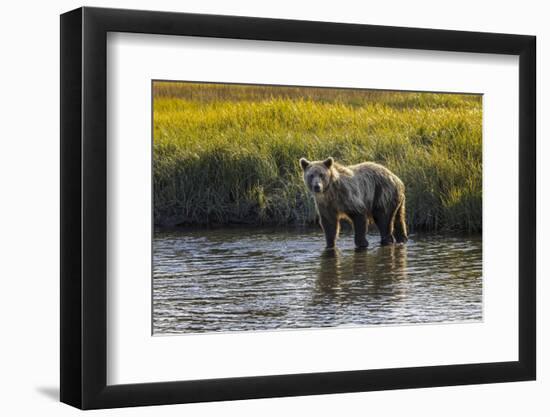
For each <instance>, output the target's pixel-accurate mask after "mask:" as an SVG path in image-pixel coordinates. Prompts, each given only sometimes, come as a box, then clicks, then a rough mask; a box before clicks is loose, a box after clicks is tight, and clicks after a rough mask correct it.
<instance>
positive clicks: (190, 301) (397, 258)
mask: <svg viewBox="0 0 550 417" xmlns="http://www.w3.org/2000/svg"><path fill="white" fill-rule="evenodd" d="M368 240H369V243H370V247H369V249H368V250H363V251H356V250H355V249H354V247H353V237H352V235H351V234H350V233H349V232H348V233H345V234H343V235H342V236H341V238H340V240H339V242H338V246H339V249H338V250H336V251H329V252H327V251H324V250H323V243H324V239H323V235H322V232H320V231H317V230H313V231H311V230H280V229H261V230H259V229H233V228H232V229H220V230H193V231H177V232H169V233H160V232H156V233H155V237H154V243H153V254H154V256H153V333H154V334H180V333H201V332H217V331H224V332H225V331H246V330H272V329H292V328H319V327H335V326H364V325H383V324H385V325H395V324H412V323H440V322H465V321H480V320H481V319H482V278H481V273H482V262H481V260H482V258H481V237H471V236H468V237H459V236H453V237H449V236H434V235H413V236H412V237H411V239H410V240H409V242H408V243H407V244H406V245H398V246H386V247H381V246H380V245H379V237H378V236H377V235H372V236H371V235H369V237H368Z"/></svg>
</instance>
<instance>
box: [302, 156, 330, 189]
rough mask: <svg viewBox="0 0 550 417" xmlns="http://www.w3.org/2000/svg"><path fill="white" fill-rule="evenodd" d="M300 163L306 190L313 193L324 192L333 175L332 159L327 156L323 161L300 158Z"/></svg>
mask: <svg viewBox="0 0 550 417" xmlns="http://www.w3.org/2000/svg"><path fill="white" fill-rule="evenodd" d="M300 165H301V167H302V170H303V171H304V183H305V184H306V187H307V188H308V190H309V191H311V192H312V193H314V194H320V193H324V192H325V191H326V190H327V189H328V187H329V186H330V182H331V181H332V179H333V176H334V172H333V170H332V166H333V165H334V159H333V158H332V157H329V158H327V159H325V160H324V161H308V160H307V159H306V158H300Z"/></svg>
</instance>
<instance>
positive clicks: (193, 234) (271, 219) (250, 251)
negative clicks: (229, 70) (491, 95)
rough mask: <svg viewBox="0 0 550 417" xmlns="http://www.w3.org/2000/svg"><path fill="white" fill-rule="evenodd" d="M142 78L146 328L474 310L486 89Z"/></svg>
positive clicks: (330, 323) (262, 327) (306, 322)
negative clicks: (147, 213)
mask: <svg viewBox="0 0 550 417" xmlns="http://www.w3.org/2000/svg"><path fill="white" fill-rule="evenodd" d="M151 88H152V115H151V117H152V176H153V179H152V181H153V189H152V194H153V203H152V205H153V207H152V217H153V224H154V233H153V242H152V258H153V259H152V292H153V294H152V334H153V336H164V335H184V334H196V333H212V332H244V331H274V330H293V329H294V330H296V329H302V330H304V329H322V328H341V327H365V326H395V325H426V324H436V323H437V324H441V323H449V324H453V323H466V322H468V323H470V322H482V321H483V275H482V201H483V198H482V189H483V170H482V159H483V158H482V130H483V129H482V128H483V95H481V94H472V93H468V92H464V93H446V92H431V91H397V90H376V89H363V88H361V89H359V88H340V87H318V86H317V87H316V86H286V85H259V84H233V83H221V82H220V83H212V82H201V81H187V80H153V81H152V82H151Z"/></svg>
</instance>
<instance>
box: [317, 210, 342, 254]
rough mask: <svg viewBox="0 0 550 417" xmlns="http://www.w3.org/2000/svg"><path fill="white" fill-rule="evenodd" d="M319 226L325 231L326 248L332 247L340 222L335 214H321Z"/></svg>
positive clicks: (334, 243)
mask: <svg viewBox="0 0 550 417" xmlns="http://www.w3.org/2000/svg"><path fill="white" fill-rule="evenodd" d="M321 227H322V228H323V231H324V232H325V239H326V241H327V249H332V248H334V246H335V245H336V239H337V238H338V231H339V229H340V223H339V221H338V216H337V215H336V214H334V215H330V214H325V215H321Z"/></svg>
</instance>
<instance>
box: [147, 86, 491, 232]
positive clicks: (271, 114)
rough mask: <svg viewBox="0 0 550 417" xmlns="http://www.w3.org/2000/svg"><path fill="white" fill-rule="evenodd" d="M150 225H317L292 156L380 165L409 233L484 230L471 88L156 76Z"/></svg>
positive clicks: (476, 110)
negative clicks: (398, 88)
mask: <svg viewBox="0 0 550 417" xmlns="http://www.w3.org/2000/svg"><path fill="white" fill-rule="evenodd" d="M153 90H154V113H153V119H154V152H153V154H154V165H153V167H154V168H153V169H154V220H155V224H157V225H164V226H172V225H176V224H185V225H214V224H279V225H288V224H291V225H305V224H310V223H313V222H314V221H315V217H316V216H315V207H314V204H313V199H312V197H311V196H310V195H309V194H308V192H307V191H306V189H305V187H304V185H303V182H302V173H301V170H300V167H299V164H298V159H299V158H300V157H302V156H304V157H307V158H308V159H311V160H318V159H324V158H326V157H328V156H333V157H334V158H335V159H336V160H337V161H338V162H340V163H343V164H355V163H359V162H363V161H375V162H378V163H381V164H383V165H385V166H387V167H388V168H389V169H391V170H392V171H393V172H395V173H396V174H397V175H398V176H399V177H400V178H401V179H402V180H403V182H404V183H405V186H406V194H407V221H408V223H409V228H410V229H411V230H413V231H414V230H416V229H421V230H429V231H438V230H444V231H447V230H452V231H468V232H478V231H481V227H482V224H481V220H482V211H481V202H482V195H481V194H482V191H481V190H482V138H481V136H482V133H481V132H482V106H481V97H480V96H476V95H458V94H432V93H402V92H388V91H361V90H344V89H321V88H297V87H268V86H242V85H216V84H193V83H167V82H155V84H154V86H153Z"/></svg>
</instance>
